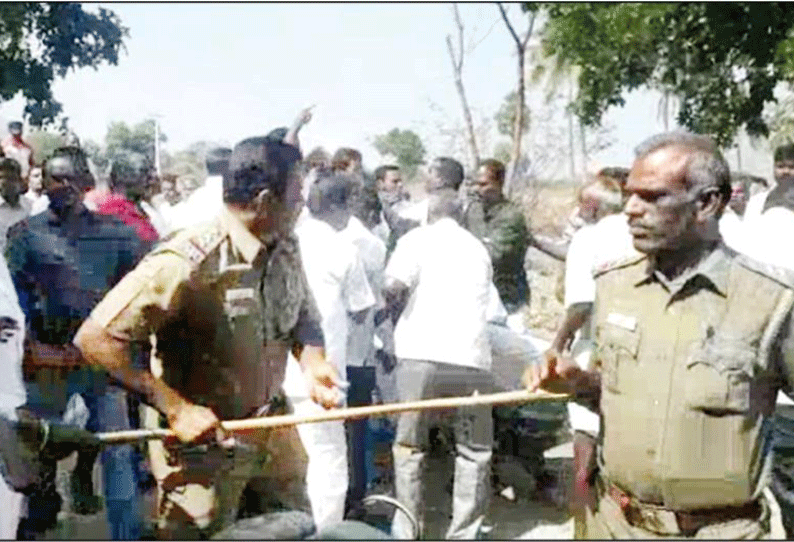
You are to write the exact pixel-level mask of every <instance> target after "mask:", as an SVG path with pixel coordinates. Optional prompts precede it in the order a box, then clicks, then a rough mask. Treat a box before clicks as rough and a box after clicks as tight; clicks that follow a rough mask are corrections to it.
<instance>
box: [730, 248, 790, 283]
mask: <svg viewBox="0 0 794 542" xmlns="http://www.w3.org/2000/svg"><path fill="white" fill-rule="evenodd" d="M736 262H737V263H738V264H739V265H741V266H742V267H744V268H745V269H749V270H750V271H753V272H755V273H758V274H759V275H763V276H765V277H767V278H768V279H772V280H774V281H775V282H777V283H779V284H782V285H783V286H785V287H786V288H792V289H794V271H792V270H791V269H787V268H785V267H781V266H779V265H774V264H771V263H765V262H761V261H758V260H756V259H754V258H751V257H750V256H747V255H745V254H741V253H740V254H737V256H736Z"/></svg>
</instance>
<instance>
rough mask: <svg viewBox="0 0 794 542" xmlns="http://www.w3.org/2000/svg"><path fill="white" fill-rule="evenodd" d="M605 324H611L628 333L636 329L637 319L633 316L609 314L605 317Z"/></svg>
mask: <svg viewBox="0 0 794 542" xmlns="http://www.w3.org/2000/svg"><path fill="white" fill-rule="evenodd" d="M607 322H609V323H610V324H612V325H613V326H618V327H622V328H623V329H628V330H629V331H636V329H637V319H636V318H634V317H633V316H625V315H623V314H618V313H616V312H610V313H609V314H608V315H607Z"/></svg>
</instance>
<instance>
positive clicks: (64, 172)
mask: <svg viewBox="0 0 794 542" xmlns="http://www.w3.org/2000/svg"><path fill="white" fill-rule="evenodd" d="M57 158H62V159H65V160H67V161H68V165H67V166H66V167H65V168H63V169H61V170H59V171H58V172H57V174H55V173H54V172H53V171H52V169H51V168H50V167H48V165H49V164H50V163H51V162H52V161H53V160H54V159H57ZM42 169H43V171H42V173H45V174H46V173H49V174H53V175H55V176H57V177H66V178H67V179H68V180H69V181H70V182H73V183H75V184H76V185H78V188H80V189H81V190H83V191H85V190H89V189H91V188H93V187H94V185H95V184H96V180H95V179H94V175H93V174H92V173H91V169H90V168H89V167H88V156H86V154H85V151H83V149H81V148H80V147H75V146H64V147H58V148H57V149H55V150H54V151H52V154H51V155H50V157H49V158H47V159H46V160H45V161H44V163H43V164H42Z"/></svg>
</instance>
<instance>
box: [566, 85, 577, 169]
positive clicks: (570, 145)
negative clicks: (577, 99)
mask: <svg viewBox="0 0 794 542" xmlns="http://www.w3.org/2000/svg"><path fill="white" fill-rule="evenodd" d="M572 101H573V86H572V85H571V82H570V81H569V82H568V103H569V104H570V103H571V102H572ZM575 153H576V149H575V148H574V144H573V113H572V112H571V110H570V108H568V160H569V162H568V164H569V168H570V169H569V172H570V175H571V180H572V181H573V180H575V179H576V161H575V157H574V154H575Z"/></svg>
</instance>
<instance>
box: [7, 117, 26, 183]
mask: <svg viewBox="0 0 794 542" xmlns="http://www.w3.org/2000/svg"><path fill="white" fill-rule="evenodd" d="M8 133H9V135H8V137H6V138H5V139H3V141H2V142H0V147H2V148H3V153H4V154H5V155H6V156H7V157H8V158H13V159H14V160H16V161H17V162H18V163H19V167H20V168H21V170H22V177H24V178H27V176H28V172H30V168H32V167H33V148H32V147H31V146H30V145H28V143H27V141H25V140H24V139H22V123H21V122H19V121H18V120H15V121H12V122H9V123H8Z"/></svg>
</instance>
